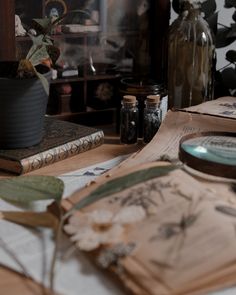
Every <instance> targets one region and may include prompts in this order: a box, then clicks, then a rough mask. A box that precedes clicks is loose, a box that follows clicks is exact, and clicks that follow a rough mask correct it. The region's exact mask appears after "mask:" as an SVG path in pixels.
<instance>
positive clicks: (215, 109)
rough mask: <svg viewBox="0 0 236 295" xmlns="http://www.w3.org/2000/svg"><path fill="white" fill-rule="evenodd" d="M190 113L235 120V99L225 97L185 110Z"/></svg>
mask: <svg viewBox="0 0 236 295" xmlns="http://www.w3.org/2000/svg"><path fill="white" fill-rule="evenodd" d="M186 110H188V111H191V112H197V113H200V114H209V115H216V116H221V117H226V118H232V119H236V97H233V96H225V97H220V98H218V99H215V100H210V101H207V102H204V103H201V104H199V105H196V106H192V107H189V108H187V109H186Z"/></svg>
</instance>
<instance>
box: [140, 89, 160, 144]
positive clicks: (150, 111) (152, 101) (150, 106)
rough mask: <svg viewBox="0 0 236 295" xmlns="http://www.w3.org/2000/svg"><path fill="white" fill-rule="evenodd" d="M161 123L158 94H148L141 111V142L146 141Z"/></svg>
mask: <svg viewBox="0 0 236 295" xmlns="http://www.w3.org/2000/svg"><path fill="white" fill-rule="evenodd" d="M160 125H161V109H160V95H148V96H147V99H146V100H145V108H144V112H143V142H144V143H148V142H150V141H151V140H152V138H153V136H154V135H155V134H156V132H157V131H158V129H159V127H160Z"/></svg>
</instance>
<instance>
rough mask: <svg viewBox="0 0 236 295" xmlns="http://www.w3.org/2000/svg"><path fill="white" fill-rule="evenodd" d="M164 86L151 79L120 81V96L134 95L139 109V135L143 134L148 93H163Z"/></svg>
mask: <svg viewBox="0 0 236 295" xmlns="http://www.w3.org/2000/svg"><path fill="white" fill-rule="evenodd" d="M162 91H163V86H162V85H160V84H158V83H156V82H155V81H153V80H151V79H137V78H133V77H127V78H123V79H122V80H121V83H120V96H121V97H123V96H124V95H134V96H135V97H136V98H137V101H138V109H139V132H138V135H139V137H142V136H143V110H144V101H145V99H146V97H147V96H148V95H157V94H160V95H161V94H162Z"/></svg>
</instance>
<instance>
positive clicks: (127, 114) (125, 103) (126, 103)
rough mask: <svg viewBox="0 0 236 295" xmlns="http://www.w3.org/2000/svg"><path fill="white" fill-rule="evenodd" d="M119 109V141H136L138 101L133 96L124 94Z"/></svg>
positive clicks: (133, 142) (128, 142) (132, 142)
mask: <svg viewBox="0 0 236 295" xmlns="http://www.w3.org/2000/svg"><path fill="white" fill-rule="evenodd" d="M121 105H122V107H121V110H120V142H121V143H124V144H135V143H137V141H138V119H139V110H138V107H137V105H138V102H137V100H136V97H135V96H132V95H125V96H124V97H123V100H122V101H121Z"/></svg>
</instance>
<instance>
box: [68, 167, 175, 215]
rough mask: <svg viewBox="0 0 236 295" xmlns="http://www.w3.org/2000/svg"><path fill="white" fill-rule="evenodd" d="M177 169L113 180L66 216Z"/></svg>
mask: <svg viewBox="0 0 236 295" xmlns="http://www.w3.org/2000/svg"><path fill="white" fill-rule="evenodd" d="M177 168H179V166H177V165H169V166H155V167H150V168H147V169H143V170H139V171H135V172H133V173H130V174H128V175H124V176H122V177H118V178H115V179H112V180H110V181H108V182H106V183H105V184H103V185H101V186H100V187H98V188H97V189H96V190H95V191H93V192H92V193H91V194H89V195H88V196H87V197H85V198H84V199H82V200H80V201H79V202H78V203H77V204H75V206H74V207H73V208H72V209H71V210H70V211H68V213H67V214H66V216H68V215H69V214H70V213H71V211H73V210H76V209H77V210H80V209H82V208H84V207H86V206H88V205H90V204H92V203H94V202H96V201H98V200H100V199H102V198H105V197H107V196H110V195H112V194H114V193H118V192H120V191H122V190H124V189H126V188H129V187H131V186H134V185H136V184H138V183H141V182H144V181H147V180H150V179H153V178H157V177H161V176H164V175H166V174H168V173H169V172H171V171H173V170H175V169H177Z"/></svg>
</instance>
